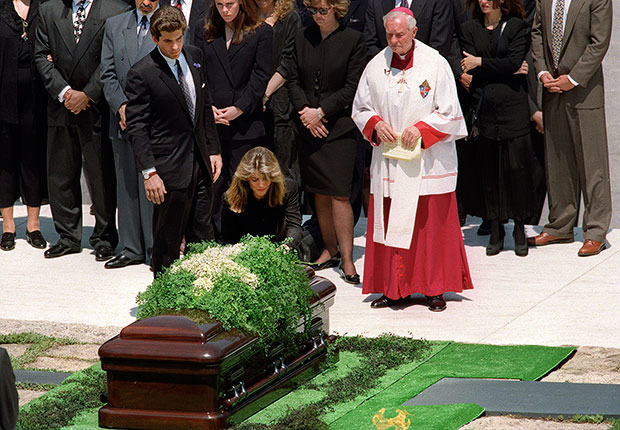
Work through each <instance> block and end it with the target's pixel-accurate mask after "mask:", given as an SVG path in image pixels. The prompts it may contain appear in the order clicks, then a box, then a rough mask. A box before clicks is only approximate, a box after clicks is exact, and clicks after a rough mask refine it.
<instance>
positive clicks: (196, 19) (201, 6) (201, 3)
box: [161, 0, 254, 46]
mask: <svg viewBox="0 0 620 430" xmlns="http://www.w3.org/2000/svg"><path fill="white" fill-rule="evenodd" d="M252 1H254V0H252ZM161 5H162V6H173V7H176V8H177V9H180V10H181V11H182V12H183V16H185V21H186V22H187V30H186V31H185V44H186V45H194V46H197V45H198V42H197V41H196V35H197V34H199V29H200V28H202V26H204V24H205V16H206V15H207V12H208V11H209V9H211V7H212V6H213V0H161Z"/></svg>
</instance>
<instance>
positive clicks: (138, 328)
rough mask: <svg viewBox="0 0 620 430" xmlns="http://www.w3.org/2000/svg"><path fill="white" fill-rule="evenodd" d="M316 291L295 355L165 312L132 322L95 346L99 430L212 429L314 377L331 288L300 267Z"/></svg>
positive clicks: (243, 416)
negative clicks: (100, 376)
mask: <svg viewBox="0 0 620 430" xmlns="http://www.w3.org/2000/svg"><path fill="white" fill-rule="evenodd" d="M306 271H307V273H308V276H309V277H310V285H311V288H312V289H313V290H314V291H315V292H316V293H317V297H315V298H313V300H312V303H311V306H312V310H313V317H312V330H311V337H310V339H308V341H307V342H306V344H305V345H304V346H303V347H301V348H300V349H299V350H296V351H288V352H285V349H284V348H283V347H282V345H280V344H275V345H272V346H271V347H270V348H267V350H266V348H265V346H264V345H260V343H259V341H258V339H257V338H256V337H255V336H251V335H247V334H244V333H242V332H240V331H238V330H229V331H225V330H224V329H223V328H222V326H221V325H220V324H219V323H217V322H212V323H208V324H196V323H194V322H193V321H191V320H190V319H188V318H186V317H184V316H175V315H164V316H158V317H153V318H147V319H144V320H141V321H136V322H134V323H133V324H130V325H128V326H127V327H125V328H123V329H122V331H121V333H120V335H118V336H116V337H114V338H112V339H110V340H109V341H107V342H106V343H104V344H103V345H102V346H101V348H100V349H99V356H100V358H101V365H102V368H103V370H105V371H106V372H107V380H108V393H107V405H105V406H104V407H103V408H101V409H100V410H99V426H101V427H107V428H129V429H179V430H194V429H196V430H213V429H221V428H226V427H228V426H229V425H230V424H232V423H235V422H240V421H242V420H244V419H246V418H247V417H249V416H251V415H253V414H254V413H256V412H257V411H259V410H260V409H262V408H264V407H265V406H267V405H268V404H270V403H272V402H273V401H275V400H277V399H278V398H280V397H282V396H283V395H285V394H286V393H288V392H289V391H290V390H292V389H293V388H294V387H295V386H296V385H297V384H299V383H301V382H303V381H305V380H307V379H309V378H311V377H312V376H314V375H316V373H318V367H319V364H320V362H321V361H323V360H324V358H325V355H326V344H325V342H326V341H328V340H331V338H329V339H328V338H325V336H326V334H327V333H329V313H328V308H329V307H330V306H331V305H332V304H333V302H334V296H335V294H336V287H335V286H334V284H333V283H331V282H330V281H328V280H327V279H325V278H321V277H318V276H315V275H314V272H313V271H312V270H311V269H307V270H306Z"/></svg>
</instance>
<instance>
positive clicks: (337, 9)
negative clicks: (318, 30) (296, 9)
mask: <svg viewBox="0 0 620 430" xmlns="http://www.w3.org/2000/svg"><path fill="white" fill-rule="evenodd" d="M325 2H326V3H327V5H328V6H329V7H331V8H333V9H334V15H336V19H342V18H344V17H345V16H347V11H348V10H349V3H350V2H349V0H325ZM304 5H305V6H306V7H312V0H304Z"/></svg>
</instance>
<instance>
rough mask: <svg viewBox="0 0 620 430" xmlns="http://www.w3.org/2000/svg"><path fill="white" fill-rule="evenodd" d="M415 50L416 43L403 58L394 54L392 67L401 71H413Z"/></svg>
mask: <svg viewBox="0 0 620 430" xmlns="http://www.w3.org/2000/svg"><path fill="white" fill-rule="evenodd" d="M414 48H415V42H414V45H412V46H411V49H410V50H409V52H407V53H406V54H405V55H404V56H402V57H401V56H400V55H398V54H397V53H396V52H392V63H391V64H390V67H393V68H395V69H399V70H408V69H411V68H412V67H413V50H414Z"/></svg>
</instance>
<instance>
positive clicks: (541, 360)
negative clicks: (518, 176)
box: [63, 342, 576, 430]
mask: <svg viewBox="0 0 620 430" xmlns="http://www.w3.org/2000/svg"><path fill="white" fill-rule="evenodd" d="M575 349H576V348H572V347H544V346H533V345H515V346H498V345H480V344H462V343H450V342H431V350H430V352H429V354H427V355H426V358H425V359H424V360H420V361H415V362H411V363H403V364H402V365H401V366H400V367H398V368H396V369H392V370H389V371H388V372H387V373H386V374H385V375H384V376H383V377H382V378H380V380H379V381H378V384H377V386H376V387H375V388H373V389H371V390H369V391H368V392H366V393H365V394H364V395H360V396H358V397H357V398H355V399H354V400H351V401H347V402H344V403H340V404H336V405H332V407H331V408H328V410H327V412H326V413H325V414H324V415H322V416H321V417H320V418H321V420H322V421H324V422H325V423H327V424H329V427H330V428H332V429H342V430H356V429H360V430H361V429H364V430H366V429H369V430H372V429H375V428H376V426H375V425H373V417H375V421H376V422H380V421H381V419H383V420H388V419H393V418H394V417H396V416H397V414H398V412H397V409H399V410H401V411H402V412H400V413H401V415H402V414H404V415H405V419H407V420H410V421H411V426H410V427H409V428H411V429H414V428H416V429H417V428H421V429H425V430H433V429H437V430H450V429H458V428H460V427H461V426H463V425H465V424H467V423H468V422H470V421H472V420H474V419H476V418H477V417H479V416H480V415H481V414H482V413H483V412H484V409H483V408H481V407H480V406H478V405H475V404H456V405H434V406H401V405H402V404H403V403H404V402H406V401H407V400H409V399H411V398H412V397H414V396H415V395H416V394H418V393H420V392H421V391H423V390H425V389H426V388H427V387H429V386H431V385H432V384H434V383H435V382H437V381H439V380H440V379H441V378H445V377H458V378H505V379H520V380H526V381H534V380H538V379H540V378H541V377H543V376H544V375H546V374H547V373H549V372H550V371H551V370H552V369H554V368H555V367H557V366H558V364H560V363H561V362H562V361H564V360H565V359H566V358H567V357H569V356H570V355H571V354H572V353H573V352H574V351H575ZM360 360H361V357H360V356H359V355H357V353H354V352H342V353H341V354H340V360H339V362H338V363H337V364H336V365H335V366H333V367H332V368H330V369H329V370H328V371H326V372H324V373H322V374H320V375H318V376H317V377H315V378H314V379H313V380H311V381H309V383H307V384H306V385H304V386H302V387H300V388H299V389H297V390H295V391H293V392H291V393H289V394H288V395H286V396H284V397H282V398H281V399H280V400H278V401H276V402H275V403H273V404H271V405H270V406H268V407H267V408H265V409H263V410H262V411H261V412H259V413H257V414H255V415H254V416H252V417H250V418H249V419H248V420H247V421H246V422H248V423H264V424H269V423H271V422H275V421H277V420H278V419H279V418H281V417H283V416H285V415H286V414H287V413H288V412H289V411H290V410H292V409H296V408H299V407H302V406H305V405H308V404H311V403H314V402H317V401H321V399H322V398H323V397H324V395H325V394H324V392H323V391H322V389H321V388H323V387H326V386H327V385H329V381H332V380H335V379H337V378H340V377H342V376H344V375H346V374H347V373H348V372H349V371H350V370H351V369H352V368H354V367H355V366H358V365H359V363H360ZM308 384H310V385H308ZM382 410H383V411H382ZM377 420H378V421H377ZM383 422H384V423H385V422H386V421H383ZM96 423H97V410H96V409H90V410H87V411H84V412H83V413H81V414H80V415H78V416H77V417H76V418H75V419H74V420H73V424H72V425H69V426H66V427H64V428H63V430H69V429H71V430H91V429H96V428H98V427H97V426H96Z"/></svg>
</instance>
